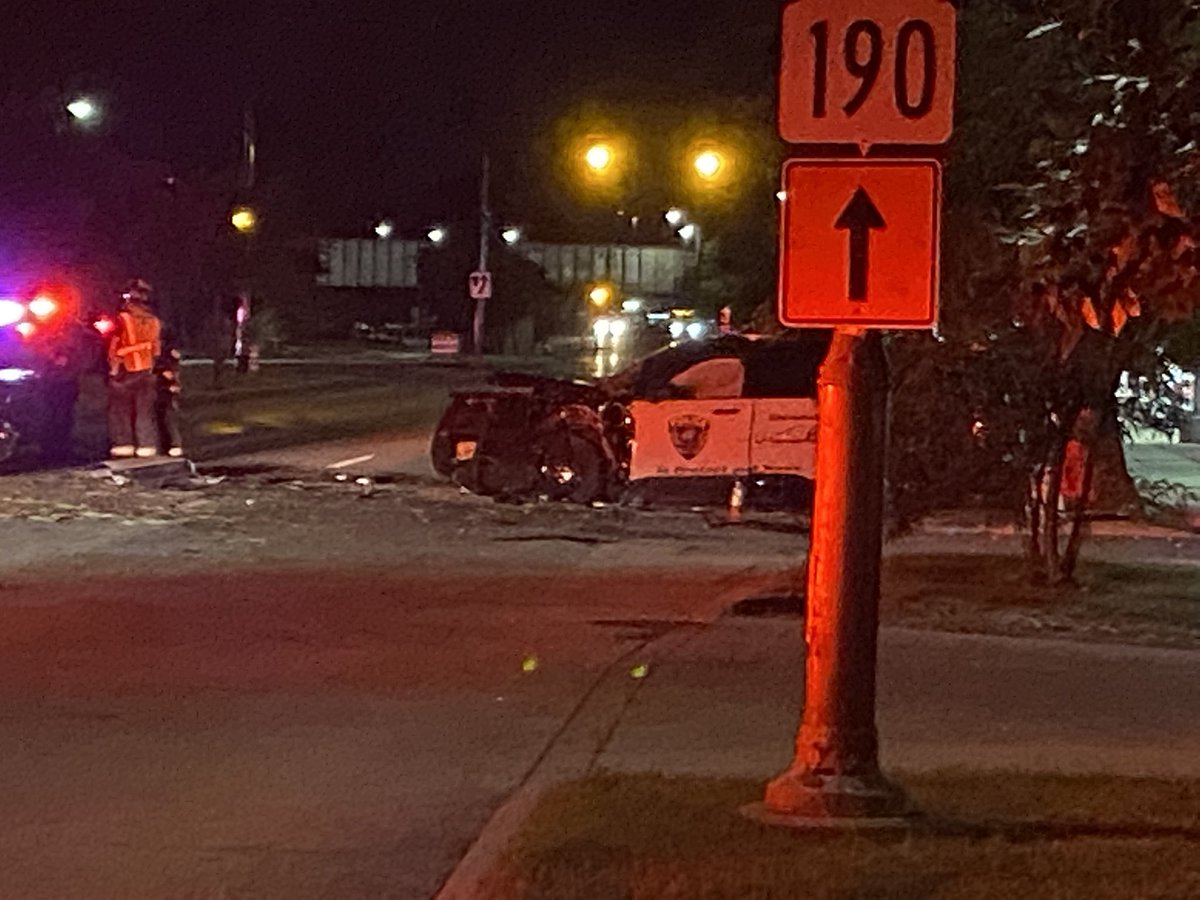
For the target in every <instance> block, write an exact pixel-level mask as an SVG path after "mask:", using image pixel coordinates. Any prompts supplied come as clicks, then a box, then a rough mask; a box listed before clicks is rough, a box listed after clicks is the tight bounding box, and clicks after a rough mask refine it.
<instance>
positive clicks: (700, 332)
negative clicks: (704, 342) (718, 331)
mask: <svg viewBox="0 0 1200 900" xmlns="http://www.w3.org/2000/svg"><path fill="white" fill-rule="evenodd" d="M707 330H708V329H707V328H706V327H705V326H704V323H703V322H693V323H692V324H691V325H689V326H688V327H687V336H688V337H690V338H691V339H692V340H693V341H698V340H700V338H702V337H704V334H705V332H706V331H707Z"/></svg>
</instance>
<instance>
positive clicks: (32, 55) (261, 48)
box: [0, 0, 779, 230]
mask: <svg viewBox="0 0 1200 900" xmlns="http://www.w3.org/2000/svg"><path fill="white" fill-rule="evenodd" d="M778 8H779V3H778V2H777V0H749V2H745V0H744V2H739V3H733V2H728V0H725V2H714V0H649V2H647V0H595V2H592V3H586V2H584V3H579V2H567V0H543V2H520V0H517V2H501V0H415V2H390V3H387V2H374V3H370V2H353V0H351V2H345V3H331V2H322V3H317V2H286V3H285V2H255V0H242V2H238V3H227V2H220V3H213V2H208V3H205V2H199V0H170V2H163V0H159V2H141V0H131V2H120V0H112V2H106V3H104V4H98V3H92V2H88V3H63V2H61V0H46V2H42V3H26V4H22V5H21V7H20V8H19V9H18V10H17V11H16V12H15V16H14V14H13V13H12V12H6V16H7V17H8V23H7V27H6V29H5V31H6V32H7V34H8V39H7V40H5V41H4V44H5V51H6V53H5V56H4V58H3V61H2V62H0V72H3V75H4V77H5V79H6V81H7V82H8V84H9V85H10V86H17V87H23V88H25V89H26V90H30V89H34V90H42V91H45V90H47V89H48V88H55V89H61V90H64V91H67V92H71V91H75V90H88V91H97V92H100V93H102V94H104V95H107V96H108V97H109V98H110V101H111V103H112V104H113V107H114V109H115V110H116V112H117V115H116V117H115V121H114V125H113V131H112V134H111V139H112V140H115V141H118V142H120V144H121V145H122V146H123V147H124V148H126V149H127V150H128V152H130V153H132V154H134V155H137V156H140V157H143V158H153V159H161V160H167V161H170V162H172V163H173V164H175V165H178V166H180V167H181V168H184V169H186V168H187V167H190V166H197V165H210V166H211V165H215V164H217V163H219V162H222V161H224V160H227V159H229V158H230V157H231V156H233V157H235V158H236V155H237V152H238V146H239V140H240V110H241V107H242V105H243V103H244V102H245V100H246V98H247V97H254V98H255V103H256V108H257V110H258V115H259V119H260V126H259V129H260V134H259V140H260V145H261V147H260V149H261V154H262V174H263V177H264V180H271V179H275V180H283V181H286V182H287V183H288V184H289V185H292V186H293V187H294V189H295V190H296V191H298V192H299V194H300V195H302V196H303V203H304V206H305V208H306V209H307V210H308V212H309V215H311V216H312V217H313V221H314V223H316V224H318V225H319V227H322V228H326V229H335V230H336V229H344V228H347V227H350V225H351V223H357V222H359V221H361V220H362V219H363V218H364V217H371V216H374V215H377V214H381V213H387V214H390V215H395V216H396V217H398V218H399V219H400V220H401V221H413V222H415V221H419V220H421V219H428V218H429V217H432V216H435V215H445V214H447V213H448V212H453V210H447V208H446V207H447V206H455V205H463V204H467V203H469V202H470V197H471V196H472V193H473V192H474V191H475V190H476V188H475V184H476V179H477V170H478V159H479V157H480V155H481V153H482V151H483V149H484V148H485V146H486V147H488V148H490V150H491V151H492V152H493V153H494V154H495V156H496V157H497V160H498V162H497V181H498V189H499V191H500V193H501V194H503V192H504V182H505V172H506V171H511V170H512V169H513V168H514V167H518V166H523V165H525V166H527V165H531V164H533V157H532V156H531V154H530V148H531V146H532V143H533V141H534V140H535V137H536V135H537V134H538V132H539V130H540V129H545V128H546V123H547V122H548V121H550V120H551V119H552V118H553V117H554V116H556V115H558V114H560V113H561V112H562V111H563V110H564V109H566V108H569V107H570V106H571V105H572V104H573V103H575V102H577V101H584V100H587V99H589V98H591V97H593V96H596V95H597V94H602V93H604V92H605V91H606V90H608V91H609V92H611V91H612V87H611V86H612V85H613V84H614V83H620V84H622V85H624V86H625V87H624V88H623V93H624V94H625V96H626V97H629V96H632V95H633V94H634V93H635V92H637V91H639V90H645V91H647V92H648V93H653V92H659V93H662V94H664V95H667V96H682V97H707V98H711V97H713V96H715V95H723V94H752V93H758V94H762V93H763V92H765V91H769V90H770V84H771V73H772V71H773V70H774V67H775V52H776V50H775V41H776V37H775V35H776V28H777V16H778ZM606 86H607V88H606ZM512 180H513V181H517V180H519V179H512Z"/></svg>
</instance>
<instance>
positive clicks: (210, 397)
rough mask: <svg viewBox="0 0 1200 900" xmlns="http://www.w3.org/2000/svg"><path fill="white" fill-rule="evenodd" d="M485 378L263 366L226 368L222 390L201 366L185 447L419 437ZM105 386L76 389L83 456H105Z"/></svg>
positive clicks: (454, 371)
mask: <svg viewBox="0 0 1200 900" xmlns="http://www.w3.org/2000/svg"><path fill="white" fill-rule="evenodd" d="M483 377H484V376H483V375H482V374H481V373H478V372H475V371H473V370H471V369H467V368H459V367H450V366H420V365H402V366H401V365H395V364H391V365H388V364H381V365H379V366H353V367H350V366H338V365H336V364H331V365H328V366H322V365H313V366H270V367H267V366H264V367H263V368H262V369H261V370H260V371H258V372H255V373H252V374H248V375H245V376H240V377H239V376H237V375H235V374H234V372H233V371H232V369H227V370H226V372H225V377H224V381H223V388H222V389H219V390H218V389H215V388H214V387H213V386H212V370H211V369H209V368H208V367H207V366H200V367H190V366H189V367H187V368H185V369H184V373H183V387H184V394H183V404H182V406H183V427H184V439H185V446H186V447H187V448H188V451H189V456H191V457H192V458H193V459H199V460H206V459H213V458H216V457H220V456H227V455H233V454H240V453H251V452H255V451H259V450H267V449H273V448H277V447H285V446H291V445H295V444H304V443H312V442H316V441H322V440H336V439H339V438H351V437H356V436H359V435H363V434H371V433H386V434H405V433H412V434H426V433H428V432H429V431H430V430H432V428H433V426H434V425H435V424H436V423H437V420H438V418H439V417H440V416H441V414H442V412H443V411H444V410H445V408H446V405H447V403H448V402H449V397H450V391H451V390H452V389H453V388H454V387H458V386H462V385H467V384H471V383H476V382H478V381H480V380H482V378H483ZM103 410H104V388H103V385H102V384H101V383H100V381H99V379H94V380H89V381H88V382H86V383H85V384H84V386H83V394H82V398H81V403H80V407H79V416H78V418H79V426H78V428H77V438H78V440H79V442H80V444H81V445H82V447H83V448H84V450H85V452H87V453H88V454H89V455H93V456H103V455H104V453H105V450H106V439H105V434H106V427H105V423H104V414H103Z"/></svg>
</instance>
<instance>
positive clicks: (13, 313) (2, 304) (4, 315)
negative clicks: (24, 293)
mask: <svg viewBox="0 0 1200 900" xmlns="http://www.w3.org/2000/svg"><path fill="white" fill-rule="evenodd" d="M23 318H25V305H24V304H23V303H18V302H17V301H16V300H0V328H3V327H4V326H6V325H15V324H16V323H17V322H20V321H21V320H22V319H23Z"/></svg>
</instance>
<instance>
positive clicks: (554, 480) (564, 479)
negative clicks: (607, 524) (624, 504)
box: [537, 423, 612, 504]
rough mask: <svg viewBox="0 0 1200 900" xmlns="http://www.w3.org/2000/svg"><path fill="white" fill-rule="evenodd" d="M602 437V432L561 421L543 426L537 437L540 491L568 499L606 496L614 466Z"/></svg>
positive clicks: (591, 499)
mask: <svg viewBox="0 0 1200 900" xmlns="http://www.w3.org/2000/svg"><path fill="white" fill-rule="evenodd" d="M602 440H603V437H602V436H600V435H596V434H593V433H592V432H590V431H587V430H584V429H582V428H572V427H569V426H566V425H563V424H561V423H555V425H554V426H553V427H551V428H547V429H545V430H543V431H542V432H541V433H540V434H539V436H538V439H537V459H538V472H539V478H538V491H539V493H540V494H541V495H542V496H545V497H548V498H550V499H551V500H555V501H566V502H569V503H584V504H587V503H595V502H597V501H600V500H605V499H607V496H608V487H609V484H610V482H611V480H612V472H611V468H612V467H611V465H610V462H609V458H608V454H606V453H605V452H604V449H603V446H602V444H601V443H600V441H602Z"/></svg>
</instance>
